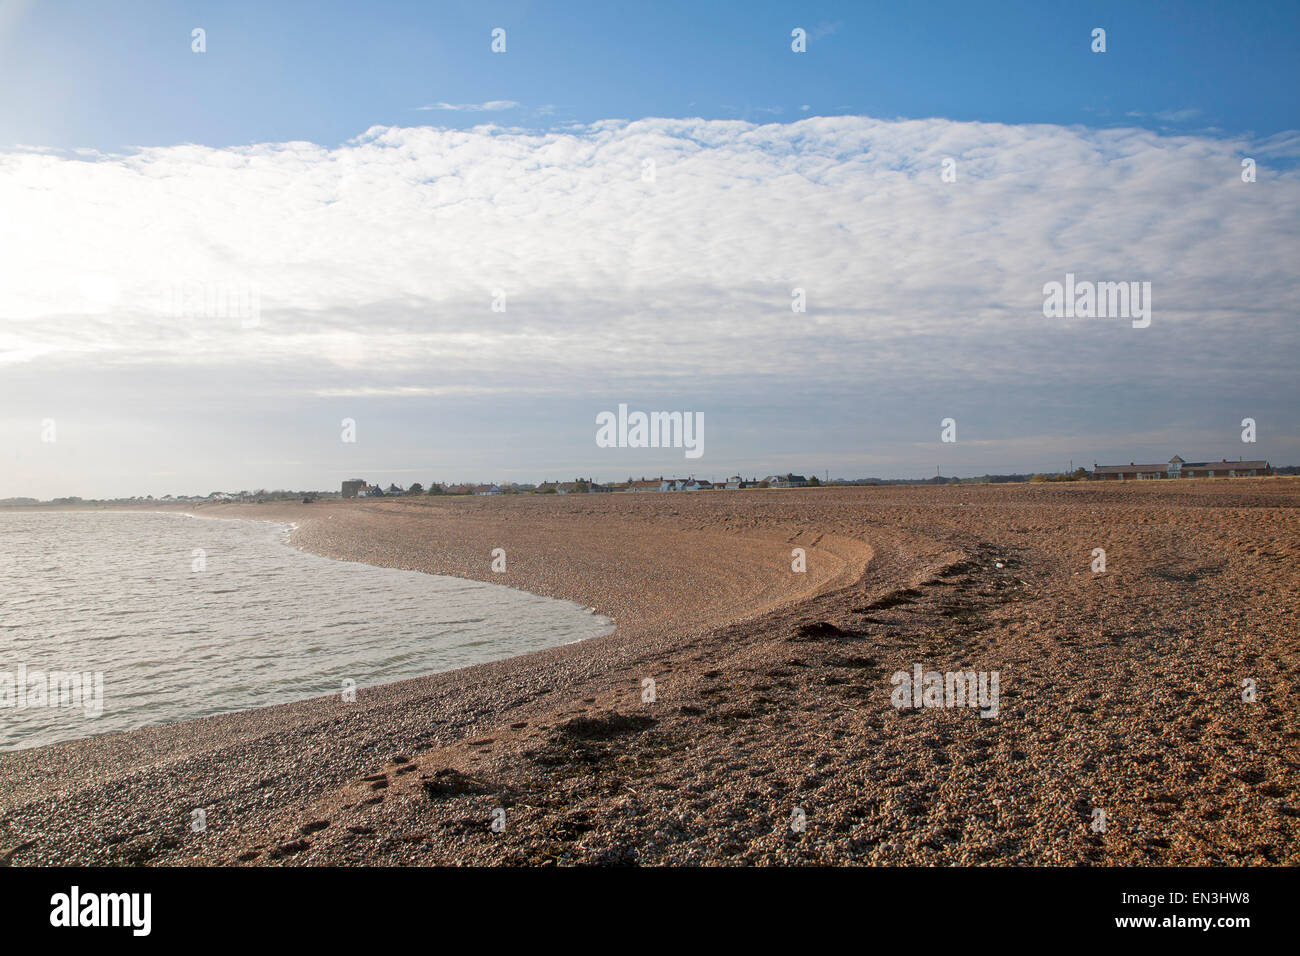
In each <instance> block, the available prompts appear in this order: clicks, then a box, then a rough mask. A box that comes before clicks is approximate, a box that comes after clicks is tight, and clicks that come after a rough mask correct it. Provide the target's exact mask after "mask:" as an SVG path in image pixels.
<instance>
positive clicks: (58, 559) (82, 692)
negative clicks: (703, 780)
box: [0, 512, 613, 750]
mask: <svg viewBox="0 0 1300 956" xmlns="http://www.w3.org/2000/svg"><path fill="white" fill-rule="evenodd" d="M289 530H290V528H289V526H286V525H281V524H273V523H270V522H263V521H230V520H224V519H202V518H191V517H188V516H184V515H170V514H122V513H102V512H101V513H92V512H39V513H38V512H17V513H7V514H6V513H4V512H0V749H4V750H15V749H21V748H24V747H36V746H40V745H42V744H49V743H55V742H57V741H63V740H73V739H77V738H80V737H88V736H91V735H93V734H100V733H105V732H108V731H115V730H129V729H132V728H136V727H143V726H146V725H149V724H159V723H166V722H169V721H174V720H182V719H186V718H191V717H202V716H206V715H209V714H219V713H223V712H226V711H232V710H243V709H246V708H249V707H260V706H264V705H267V704H278V703H284V702H286V701H292V700H301V699H304V698H307V697H314V696H318V695H322V694H330V693H341V692H342V691H343V689H344V687H345V686H346V685H345V684H344V682H345V681H354V682H355V686H356V687H366V686H368V685H373V684H381V683H385V682H387V681H394V680H400V679H402V678H406V677H415V676H418V675H420V674H429V673H432V672H434V671H443V670H450V669H452V668H455V667H464V666H466V665H468V664H477V663H480V662H482V661H489V660H497V659H499V658H503V657H511V656H513V655H516V654H523V653H525V652H528V651H534V650H539V649H541V648H546V647H554V646H557V645H560V644H567V643H570V642H573V641H578V640H583V639H585V638H588V637H595V636H597V635H600V634H606V633H608V632H609V631H611V630H612V629H613V624H612V623H611V622H610V621H609V619H607V618H604V617H600V616H598V615H593V614H588V613H586V611H585V610H584V609H583V608H581V607H579V606H578V605H576V604H572V603H569V602H566V601H555V600H551V599H549V598H543V597H537V596H534V595H531V594H526V593H524V592H521V591H515V590H512V589H510V588H506V587H502V586H500V585H494V584H481V583H478V582H473V581H463V580H461V579H459V578H451V577H440V576H435V575H428V574H420V573H418V572H415V571H397V570H391V569H388V568H376V567H372V566H370V565H365V564H355V563H351V562H344V561H334V560H331V559H329V558H322V557H319V556H317V555H313V554H308V553H307V552H304V551H299V550H297V549H296V548H294V547H291V546H290V545H289V544H287V536H288V532H289ZM484 560H487V558H486V556H485V557H484ZM51 672H62V673H61V674H55V675H54V676H53V678H52V679H51ZM73 674H76V675H77V679H76V680H75V681H74V680H73V678H72V675H73ZM96 674H102V698H101V699H100V700H101V703H102V713H99V714H98V715H96V713H95V712H96V710H98V709H99V708H98V707H97V705H96V697H95V687H96V686H97V685H96V678H95V675H96ZM81 675H86V676H85V677H84V678H83V677H82V676H81ZM20 678H21V679H20ZM53 704H58V705H59V706H53Z"/></svg>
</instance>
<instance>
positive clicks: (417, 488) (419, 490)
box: [406, 481, 424, 495]
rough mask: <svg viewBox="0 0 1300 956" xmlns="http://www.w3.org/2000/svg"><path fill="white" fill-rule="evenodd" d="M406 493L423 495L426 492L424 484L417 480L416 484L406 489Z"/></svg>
mask: <svg viewBox="0 0 1300 956" xmlns="http://www.w3.org/2000/svg"><path fill="white" fill-rule="evenodd" d="M406 493H407V494H408V495H422V494H424V485H422V484H420V483H419V482H418V481H417V482H416V483H415V484H413V485H411V487H410V488H407V489H406Z"/></svg>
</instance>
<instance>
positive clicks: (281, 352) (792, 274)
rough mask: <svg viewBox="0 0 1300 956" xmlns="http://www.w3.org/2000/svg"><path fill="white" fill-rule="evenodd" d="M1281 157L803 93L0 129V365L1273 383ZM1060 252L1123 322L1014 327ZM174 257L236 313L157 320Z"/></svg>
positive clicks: (550, 379)
mask: <svg viewBox="0 0 1300 956" xmlns="http://www.w3.org/2000/svg"><path fill="white" fill-rule="evenodd" d="M499 106H500V104H492V103H489V104H482V105H480V106H478V107H475V108H476V109H484V110H489V109H494V108H498V107H499ZM433 108H438V109H441V108H447V109H465V108H468V107H456V106H451V105H448V104H436V105H435V107H433ZM1297 152H1300V147H1298V144H1297V140H1296V137H1295V136H1282V137H1276V138H1274V139H1273V140H1271V141H1268V142H1254V143H1252V142H1245V141H1240V140H1226V139H1218V138H1213V137H1203V136H1191V135H1179V136H1162V135H1159V134H1157V133H1153V132H1149V131H1142V130H1136V129H1118V130H1116V129H1110V130H1088V129H1084V128H1062V127H1054V126H1004V125H996V124H982V123H957V122H950V121H946V120H925V121H888V122H887V121H880V120H874V119H870V118H865V117H831V118H828V117H812V118H807V119H803V120H800V121H798V122H793V123H774V124H767V125H755V124H751V123H744V122H723V121H703V120H669V119H646V120H641V121H634V122H626V121H613V120H610V121H605V122H600V123H596V124H592V125H587V126H580V127H573V128H567V129H562V130H556V131H549V132H538V131H532V130H525V129H514V128H503V127H500V126H492V125H490V126H480V127H477V128H474V129H470V130H449V129H439V128H429V127H415V128H379V127H377V128H373V129H371V130H368V131H367V132H366V133H365V134H363V135H361V136H359V137H358V138H357V139H355V140H353V141H350V142H348V143H345V144H343V145H341V146H339V147H337V148H332V149H331V148H325V147H322V146H318V145H314V144H311V143H304V142H289V143H275V144H259V145H254V146H248V147H240V148H225V149H216V148H207V147H203V146H196V145H181V146H171V147H162V148H146V149H140V150H138V151H135V152H132V153H129V154H125V155H87V156H78V157H75V158H69V157H64V156H60V155H54V154H50V153H35V152H30V151H25V152H21V153H13V154H7V155H0V209H3V210H4V214H5V217H4V218H5V226H4V228H3V230H0V317H3V320H4V321H3V324H2V325H0V364H3V365H5V366H6V367H8V369H9V371H10V372H13V371H15V370H17V369H18V368H19V367H23V368H25V369H26V371H27V372H28V373H30V374H33V375H34V374H37V373H38V372H40V371H41V370H48V371H49V372H50V374H55V373H56V372H57V373H58V374H66V375H71V374H75V373H76V372H77V370H78V369H102V368H104V367H118V368H141V369H158V368H159V367H168V368H171V369H193V368H195V367H203V368H208V369H238V370H240V374H247V373H248V370H249V369H259V370H261V371H260V372H259V376H260V377H259V382H260V387H261V388H262V390H263V393H264V394H274V393H277V392H279V393H283V394H299V395H303V396H313V395H331V396H338V395H346V394H349V393H350V392H353V393H355V394H357V395H358V396H365V395H383V394H389V395H394V396H400V395H403V394H429V395H437V394H447V393H455V392H456V391H457V390H462V391H465V390H468V391H474V390H478V392H477V393H481V394H484V395H492V394H502V393H510V392H511V391H517V392H518V393H519V394H521V395H532V396H535V395H539V394H546V393H547V392H548V391H554V392H556V393H567V394H569V395H572V394H573V393H574V392H575V391H581V390H582V389H583V387H584V383H586V382H599V388H598V389H593V392H599V394H600V395H610V394H614V395H628V394H632V393H631V392H629V391H628V389H634V388H636V387H638V386H639V385H643V384H644V383H646V382H655V383H658V385H659V386H661V387H663V386H666V387H668V388H671V387H672V383H674V382H691V383H694V385H693V388H694V389H695V392H694V394H699V389H700V388H701V385H700V383H704V382H707V383H708V385H709V387H711V388H716V389H719V390H729V391H730V392H731V393H732V394H735V393H736V390H737V389H739V390H741V391H742V392H743V390H745V389H750V390H752V391H753V393H754V394H761V393H764V392H766V391H767V390H769V389H772V388H777V387H784V388H811V387H814V386H815V385H817V384H818V383H824V382H826V381H829V380H838V381H842V382H848V383H853V382H860V381H871V382H872V383H874V385H875V386H877V387H888V385H889V383H891V382H900V383H901V382H906V383H907V384H908V386H909V387H918V388H926V387H934V388H939V387H941V386H942V384H943V383H945V382H951V381H953V380H954V379H960V380H961V381H962V382H963V383H965V384H966V385H967V386H972V387H974V386H979V385H981V384H983V385H985V386H989V387H996V386H997V385H999V384H1000V383H1004V382H1006V381H1008V379H1009V378H1014V379H1015V380H1016V381H1018V382H1021V383H1024V382H1029V383H1031V384H1032V383H1034V382H1039V383H1044V384H1046V383H1051V384H1053V385H1069V384H1071V383H1075V384H1079V385H1085V384H1086V385H1090V386H1096V385H1099V384H1100V385H1105V384H1106V383H1107V382H1119V381H1125V380H1132V379H1133V377H1135V376H1140V377H1142V378H1143V379H1144V380H1145V381H1147V382H1148V384H1150V385H1151V386H1152V387H1154V388H1160V387H1166V388H1173V389H1177V388H1180V387H1185V385H1186V382H1187V380H1188V376H1189V375H1192V376H1195V375H1197V374H1210V373H1211V372H1213V371H1215V370H1216V369H1222V368H1223V367H1224V365H1225V364H1226V365H1227V366H1228V367H1229V369H1230V370H1231V369H1232V368H1234V367H1235V368H1236V369H1237V370H1240V369H1242V368H1245V367H1247V366H1249V369H1250V372H1251V374H1253V375H1254V376H1256V378H1257V380H1259V381H1260V382H1262V383H1264V384H1265V385H1268V384H1269V383H1272V384H1273V385H1276V386H1278V387H1282V386H1283V385H1284V383H1286V382H1288V381H1289V376H1290V375H1291V373H1292V371H1293V368H1292V361H1293V357H1294V356H1295V355H1296V354H1297V351H1296V345H1297V334H1298V333H1297V331H1296V325H1295V317H1296V309H1295V304H1294V303H1295V301H1296V299H1297V293H1298V292H1300V288H1298V286H1300V279H1297V274H1296V270H1295V268H1294V264H1295V261H1296V257H1297V252H1298V251H1300V245H1298V244H1297V229H1298V228H1300V226H1298V225H1297V224H1298V223H1300V217H1298V216H1297V213H1300V175H1298V174H1297V173H1296V171H1295V169H1294V166H1295V163H1294V160H1295V157H1296V154H1297ZM1243 156H1251V157H1253V158H1255V159H1256V161H1257V162H1258V164H1259V181H1258V182H1256V183H1253V184H1247V183H1243V182H1242V181H1241V178H1240V162H1241V158H1242V157H1243ZM946 158H952V159H953V160H955V163H956V172H957V181H956V182H944V181H943V180H942V178H941V175H940V173H941V169H942V164H943V161H944V160H945V159H946ZM1283 161H1285V162H1283ZM651 164H652V168H653V176H647V175H646V171H647V170H648V169H650V168H651ZM1279 168H1280V169H1281V171H1278V170H1279ZM1067 272H1073V273H1075V274H1076V275H1078V276H1080V277H1081V278H1092V279H1097V280H1104V281H1120V280H1144V281H1150V282H1151V283H1152V287H1153V310H1154V311H1153V322H1152V326H1151V328H1150V329H1147V330H1142V331H1141V332H1138V331H1135V330H1132V329H1130V328H1129V327H1128V324H1127V323H1125V322H1108V321H1106V320H1068V321H1066V320H1049V319H1045V318H1044V317H1043V314H1042V302H1043V294H1042V287H1043V285H1044V283H1046V282H1049V281H1053V280H1060V279H1062V278H1063V277H1064V275H1065V273H1067ZM187 283H190V284H192V283H207V284H211V285H219V284H223V283H225V284H238V285H240V286H242V287H244V288H251V289H255V290H257V293H258V295H259V299H260V309H261V316H260V322H259V323H258V325H257V327H256V328H253V329H241V328H240V323H239V320H238V318H231V319H229V320H226V319H222V318H219V317H218V318H214V317H212V316H207V315H185V314H182V315H175V314H171V313H169V311H168V309H167V308H166V306H165V303H166V302H167V301H169V300H168V299H167V293H168V290H170V289H173V288H175V287H177V286H182V285H184V284H187ZM796 288H798V289H802V290H804V293H805V295H806V297H807V303H808V310H807V312H806V313H803V314H796V313H793V312H792V311H791V308H790V304H791V294H792V290H794V289H796ZM498 290H499V291H501V292H504V293H505V299H504V301H505V304H506V310H505V312H493V311H492V309H491V305H492V301H493V296H494V294H495V293H496V292H497V291H498ZM1141 334H1146V335H1148V338H1147V339H1146V340H1137V339H1135V338H1134V336H1135V335H1141ZM1138 341H1146V342H1150V343H1154V342H1160V343H1162V344H1161V346H1160V347H1161V349H1162V352H1161V356H1162V362H1161V363H1160V364H1158V365H1153V364H1152V361H1151V357H1150V355H1149V354H1147V353H1144V352H1143V351H1142V349H1141V348H1135V347H1134V343H1135V342H1138ZM290 363H292V364H293V365H294V366H295V367H296V368H297V369H298V372H297V373H294V372H290V371H287V370H286V369H287V368H288V366H289V364H290ZM304 368H306V369H310V370H311V371H310V372H309V373H304V372H303V371H302V370H303V369H304ZM1180 383H1182V384H1180ZM133 387H139V388H141V389H144V388H147V385H145V384H143V379H141V380H140V381H139V382H137V385H136V386H133ZM1285 387H1286V388H1292V387H1293V386H1290V385H1285ZM620 389H622V391H619V390H620ZM447 390H449V391H447ZM468 391H465V393H468ZM7 397H8V399H9V400H10V401H11V402H15V403H17V404H18V405H19V406H21V404H22V396H21V394H18V395H15V394H12V393H11V394H9V395H8V396H7ZM24 411H25V412H27V411H30V412H31V413H32V414H35V413H36V410H34V409H32V410H24Z"/></svg>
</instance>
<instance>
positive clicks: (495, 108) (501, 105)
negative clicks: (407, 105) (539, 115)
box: [416, 100, 519, 113]
mask: <svg viewBox="0 0 1300 956" xmlns="http://www.w3.org/2000/svg"><path fill="white" fill-rule="evenodd" d="M518 108H519V104H518V103H516V102H515V101H514V100H488V101H487V102H486V103H431V104H430V105H428V106H417V107H416V109H417V110H450V111H452V112H456V113H499V112H501V111H502V110H513V109H518Z"/></svg>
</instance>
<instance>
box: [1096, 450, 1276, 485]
mask: <svg viewBox="0 0 1300 956" xmlns="http://www.w3.org/2000/svg"><path fill="white" fill-rule="evenodd" d="M1271 474H1273V468H1272V466H1271V465H1269V463H1268V462H1266V461H1241V460H1238V461H1228V459H1226V458H1220V459H1219V460H1218V461H1184V460H1183V459H1182V458H1179V457H1178V456H1177V455H1174V457H1173V458H1170V459H1169V461H1168V462H1166V463H1165V464H1163V465H1136V464H1134V463H1133V462H1131V461H1130V462H1129V463H1128V464H1127V465H1098V464H1097V463H1096V462H1094V463H1093V466H1092V477H1093V479H1094V480H1096V481H1154V480H1159V479H1163V478H1246V477H1255V476H1257V475H1271Z"/></svg>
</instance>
